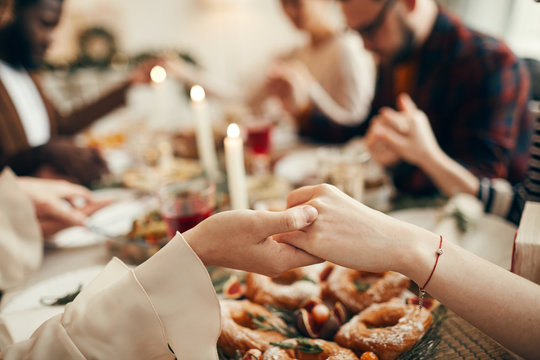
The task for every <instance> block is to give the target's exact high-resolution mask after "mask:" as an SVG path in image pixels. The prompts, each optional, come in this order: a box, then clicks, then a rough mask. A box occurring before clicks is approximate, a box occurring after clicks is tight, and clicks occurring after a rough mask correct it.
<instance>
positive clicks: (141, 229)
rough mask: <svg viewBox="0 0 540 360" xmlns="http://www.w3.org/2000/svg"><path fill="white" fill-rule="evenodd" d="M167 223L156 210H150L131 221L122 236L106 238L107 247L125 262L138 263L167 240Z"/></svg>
mask: <svg viewBox="0 0 540 360" xmlns="http://www.w3.org/2000/svg"><path fill="white" fill-rule="evenodd" d="M168 241H169V238H168V236H167V224H166V223H165V221H164V220H163V218H162V217H161V214H160V213H159V212H158V211H157V210H152V211H150V212H149V213H147V214H145V215H144V216H143V217H141V218H138V219H136V220H135V221H134V222H133V226H132V228H131V230H130V231H129V232H128V233H127V234H125V235H122V236H117V237H114V238H110V239H108V240H107V248H108V249H109V251H110V253H111V254H112V255H113V256H116V257H118V258H120V259H121V260H122V261H124V262H125V263H127V264H132V265H138V264H140V263H142V262H144V261H145V260H147V259H148V258H150V257H151V256H152V255H154V254H155V253H156V252H158V251H159V249H161V248H162V247H163V246H164V245H165V244H167V242H168Z"/></svg>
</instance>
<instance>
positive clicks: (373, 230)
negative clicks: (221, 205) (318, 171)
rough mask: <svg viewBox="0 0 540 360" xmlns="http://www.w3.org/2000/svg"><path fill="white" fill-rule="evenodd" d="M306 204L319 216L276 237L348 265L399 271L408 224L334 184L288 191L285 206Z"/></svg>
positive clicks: (376, 270)
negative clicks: (348, 193)
mask: <svg viewBox="0 0 540 360" xmlns="http://www.w3.org/2000/svg"><path fill="white" fill-rule="evenodd" d="M300 204H307V205H311V206H313V207H315V208H316V209H317V212H318V213H319V216H318V217H317V220H315V221H314V222H313V224H312V225H310V226H308V227H307V228H305V229H303V230H302V231H298V232H295V233H288V234H283V235H279V236H277V237H276V239H277V240H278V241H280V242H284V243H287V244H290V245H293V246H295V247H297V248H300V249H304V250H305V251H307V252H309V253H310V254H313V255H314V256H317V257H320V258H322V259H326V260H328V261H331V262H333V263H336V264H339V265H343V266H346V267H349V268H354V269H359V270H365V271H373V272H382V271H387V270H396V271H399V269H400V266H401V264H402V262H403V260H404V258H406V256H404V255H403V253H404V252H403V249H404V247H405V246H406V245H407V243H408V242H407V241H403V240H401V239H408V225H407V224H405V223H401V222H399V221H397V220H395V219H393V218H391V217H389V216H386V215H384V214H382V213H380V212H378V211H375V210H373V209H370V208H368V207H367V206H364V205H362V204H361V203H360V202H358V201H356V200H354V199H353V198H351V197H349V196H348V195H346V194H344V193H343V192H341V191H340V190H338V189H337V188H336V187H334V186H331V185H327V184H323V185H316V186H306V187H303V188H300V189H298V190H295V191H293V192H291V193H290V194H289V196H288V199H287V206H288V207H291V206H298V205H300Z"/></svg>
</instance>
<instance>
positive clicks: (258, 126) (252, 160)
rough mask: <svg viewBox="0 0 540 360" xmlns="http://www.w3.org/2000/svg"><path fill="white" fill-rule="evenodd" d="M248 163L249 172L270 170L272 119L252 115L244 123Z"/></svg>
mask: <svg viewBox="0 0 540 360" xmlns="http://www.w3.org/2000/svg"><path fill="white" fill-rule="evenodd" d="M244 126H245V129H246V134H247V140H246V147H247V155H248V163H249V164H250V172H251V173H253V174H255V175H265V174H267V173H268V172H269V171H270V155H271V152H272V128H273V124H272V121H271V120H270V119H268V118H265V117H264V116H262V117H253V118H251V119H250V120H249V121H246V122H245V124H244Z"/></svg>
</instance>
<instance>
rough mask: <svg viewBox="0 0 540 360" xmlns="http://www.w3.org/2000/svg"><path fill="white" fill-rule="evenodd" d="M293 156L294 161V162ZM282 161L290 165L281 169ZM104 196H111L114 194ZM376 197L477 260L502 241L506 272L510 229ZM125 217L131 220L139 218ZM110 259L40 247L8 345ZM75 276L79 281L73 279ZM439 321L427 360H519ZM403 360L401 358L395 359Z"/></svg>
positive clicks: (465, 328) (282, 157)
mask: <svg viewBox="0 0 540 360" xmlns="http://www.w3.org/2000/svg"><path fill="white" fill-rule="evenodd" d="M315 147H320V145H319V144H315V145H314V144H308V143H306V142H302V141H297V142H296V146H295V147H291V148H286V147H284V146H282V147H277V148H276V149H275V157H274V158H273V159H272V161H273V163H272V169H278V170H277V171H278V172H279V171H284V170H283V169H284V168H285V169H286V168H287V166H293V167H295V166H296V165H297V164H298V163H299V162H300V163H304V167H306V166H307V167H310V166H311V169H312V170H313V168H315V169H316V168H317V166H316V164H315V165H314V164H312V163H309V164H308V163H306V162H305V161H304V160H305V159H306V157H305V154H306V153H310V152H311V153H312V154H313V152H312V151H314V148H315ZM302 152H303V153H302ZM302 154H304V155H302ZM294 156H296V160H295V159H294ZM287 161H289V162H290V163H286V162H287ZM300 170H301V169H299V171H300ZM306 171H309V169H308V170H306ZM386 185H388V184H386ZM293 187H294V186H293ZM117 190H118V191H119V192H122V191H125V189H123V188H121V187H120V188H117ZM108 191H112V192H114V191H115V189H114V188H113V190H110V189H109V190H108ZM378 191H379V192H380V194H373V193H372V194H367V195H368V196H371V197H372V202H373V204H374V205H375V206H376V205H377V204H379V205H380V207H381V208H382V209H383V210H384V211H386V212H387V213H389V214H390V215H391V216H395V217H396V218H399V219H402V220H405V221H409V222H412V223H415V224H417V225H419V226H422V227H425V228H427V229H429V230H435V229H437V228H440V227H441V226H442V227H445V228H446V229H447V230H448V229H450V230H448V231H453V232H454V233H455V234H458V235H459V241H461V244H462V245H465V247H468V248H469V249H471V251H477V252H478V253H480V254H482V253H483V256H486V253H485V252H482V251H480V250H481V249H485V245H486V244H487V241H488V239H489V238H491V237H492V236H496V237H498V238H499V239H500V238H501V237H502V238H504V239H502V240H500V244H499V243H497V245H496V246H494V245H493V243H491V248H496V249H495V250H494V251H493V252H492V253H491V254H487V256H488V257H489V256H491V258H490V260H492V261H495V262H498V263H499V265H501V266H503V267H506V268H509V266H510V261H511V244H512V240H513V234H514V233H515V231H516V229H515V227H514V226H512V225H511V224H509V223H506V222H505V221H502V220H498V219H494V218H493V217H491V216H485V215H482V216H481V219H479V220H478V221H477V222H476V224H477V225H476V227H474V228H473V229H471V230H470V231H468V232H467V233H465V234H460V233H459V231H458V230H456V223H455V219H452V218H451V217H448V216H446V215H445V214H447V213H448V208H447V206H448V203H449V202H450V201H449V200H448V199H440V198H433V199H430V200H429V201H427V202H426V201H425V199H424V200H422V201H418V202H416V203H415V202H414V201H412V202H411V201H409V200H408V202H407V201H405V202H404V203H402V204H401V205H400V206H399V207H400V209H396V207H394V206H392V205H389V202H388V201H384V200H381V199H380V197H387V198H388V197H389V196H391V194H392V193H393V190H391V189H390V190H389V189H388V186H386V187H381V188H380V189H379V190H378ZM149 196H150V195H148V194H147V193H146V194H145V193H141V192H138V193H136V196H135V198H134V199H136V200H137V201H140V200H141V199H146V200H147V199H148V197H149ZM150 197H151V196H150ZM146 200H145V201H146ZM123 201H125V200H123ZM390 204H391V201H390ZM146 210H147V208H144V211H146ZM392 210H394V211H392ZM131 215H132V216H133V217H135V216H138V215H140V214H136V213H134V214H131ZM129 221H132V219H130V220H129ZM449 222H450V224H449ZM484 232H487V233H484ZM94 235H98V234H94ZM102 235H103V234H102ZM112 256H113V254H112V253H111V251H110V248H109V247H108V246H107V241H106V236H101V238H99V237H98V240H96V241H93V242H89V243H84V244H82V245H81V246H58V245H57V246H47V245H46V246H45V248H44V257H43V263H42V265H41V268H40V269H39V270H38V271H37V272H35V273H34V274H33V275H31V276H30V277H29V278H28V280H27V281H26V282H25V283H24V284H22V285H21V286H19V287H17V288H15V289H12V290H10V291H7V292H5V293H4V294H3V296H2V298H1V302H0V316H2V317H3V318H4V319H7V321H6V324H8V327H9V330H10V332H11V336H12V339H13V341H21V340H24V339H25V338H27V337H29V336H31V334H32V332H33V331H34V330H35V329H36V328H37V327H38V326H39V324H40V323H41V322H42V321H45V320H46V319H47V318H48V317H50V316H53V315H55V314H57V313H60V312H62V311H63V306H53V307H49V306H46V305H43V304H42V303H41V302H40V300H42V299H41V297H46V296H63V295H66V294H67V293H69V292H71V291H72V290H75V289H76V287H77V284H79V283H80V284H82V285H84V284H85V283H88V282H89V281H91V278H92V277H93V276H95V275H97V273H99V271H100V269H102V268H103V267H104V266H105V265H106V264H107V263H108V262H109V261H110V260H111V258H112ZM78 276H79V277H80V279H78V278H77V277H78ZM443 308H444V305H443ZM441 316H442V317H441V320H440V322H439V323H438V324H437V329H436V331H437V333H438V334H437V338H436V339H437V340H436V341H435V342H434V345H433V349H431V350H430V353H429V354H430V355H429V358H431V359H519V357H518V356H517V355H515V354H513V353H511V352H510V351H508V350H506V349H505V348H504V347H502V346H501V345H500V344H498V343H497V342H496V341H495V340H493V339H491V338H490V337H489V336H487V335H486V334H484V333H483V332H482V331H480V330H478V329H477V328H475V327H474V326H473V325H471V324H469V323H468V322H467V321H466V320H464V319H463V318H461V317H460V316H459V315H457V314H456V313H454V312H452V311H451V310H450V309H445V311H444V314H442V315H441ZM405 358H407V357H406V356H405V357H401V358H400V359H405ZM411 358H412V357H411Z"/></svg>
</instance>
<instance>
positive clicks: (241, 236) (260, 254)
mask: <svg viewBox="0 0 540 360" xmlns="http://www.w3.org/2000/svg"><path fill="white" fill-rule="evenodd" d="M316 218H317V211H316V210H315V209H314V208H313V207H311V206H298V207H294V208H291V209H288V210H286V211H281V212H270V211H253V210H234V211H226V212H222V213H219V214H216V215H213V216H211V217H210V218H208V219H206V220H205V221H203V222H202V223H200V224H199V225H197V226H196V227H195V228H193V229H191V230H189V231H186V232H185V233H184V234H182V235H183V236H184V239H185V240H186V241H187V243H188V244H189V245H190V246H191V248H192V249H193V250H194V251H195V252H196V253H197V255H198V256H199V258H200V259H201V260H202V261H203V263H204V264H205V265H219V266H225V267H229V268H234V269H240V270H245V271H253V272H257V273H260V274H265V275H268V276H277V275H279V274H281V273H282V272H284V271H286V270H288V269H291V268H295V267H299V266H305V265H311V264H315V263H318V262H321V260H320V259H319V258H317V257H315V256H312V255H310V254H308V253H306V252H304V251H302V250H299V249H297V248H295V247H293V246H290V245H288V244H285V243H279V242H277V241H275V240H274V238H273V235H275V234H281V233H289V232H292V233H295V232H298V231H303V229H304V228H305V227H306V226H309V225H310V224H311V223H312V222H313V221H314V220H315V219H316Z"/></svg>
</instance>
